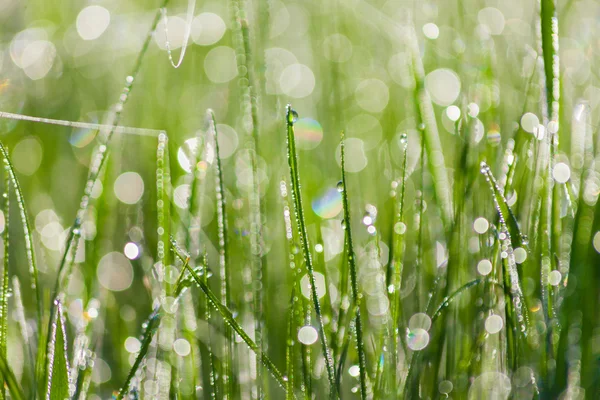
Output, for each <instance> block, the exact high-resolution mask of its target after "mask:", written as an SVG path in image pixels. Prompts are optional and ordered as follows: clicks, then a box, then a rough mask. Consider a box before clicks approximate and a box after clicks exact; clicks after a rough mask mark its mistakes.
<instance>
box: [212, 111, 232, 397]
mask: <svg viewBox="0 0 600 400" xmlns="http://www.w3.org/2000/svg"><path fill="white" fill-rule="evenodd" d="M209 116H210V131H211V133H212V135H211V136H212V140H213V145H214V147H215V168H216V170H215V190H216V196H217V231H218V243H219V246H218V249H219V279H220V295H221V303H223V304H224V305H226V306H227V307H229V306H230V304H231V298H230V297H231V296H230V290H229V280H230V278H229V271H228V257H229V253H228V249H229V246H228V239H227V208H226V200H225V189H224V187H223V169H222V166H221V155H220V152H219V132H218V130H217V121H216V118H215V113H214V112H213V111H212V110H209ZM225 337H226V338H227V341H226V342H225V343H223V349H222V351H223V354H222V356H221V368H222V371H221V374H220V376H221V380H222V382H223V388H222V390H225V389H226V391H225V393H224V396H226V397H229V396H231V394H232V393H233V389H232V388H231V387H230V385H231V384H232V383H233V379H230V377H231V366H230V358H231V355H232V354H233V348H232V344H233V342H234V341H233V332H232V331H231V329H229V327H228V326H227V325H226V326H225Z"/></svg>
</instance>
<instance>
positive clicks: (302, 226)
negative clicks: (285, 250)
mask: <svg viewBox="0 0 600 400" xmlns="http://www.w3.org/2000/svg"><path fill="white" fill-rule="evenodd" d="M295 118H298V115H297V114H296V112H295V111H294V110H292V107H291V106H290V105H288V106H287V110H286V125H287V156H288V157H287V158H288V166H289V169H290V180H291V192H292V200H293V202H294V214H295V216H296V225H297V229H298V232H299V234H300V243H301V245H302V251H303V254H304V262H305V263H306V268H307V270H308V278H309V282H310V287H311V297H312V301H313V306H314V308H315V313H316V314H317V323H318V331H319V336H320V338H321V346H322V350H323V357H324V358H325V367H326V369H327V377H328V379H329V386H330V391H331V393H330V396H331V397H335V387H336V386H335V370H334V367H333V357H332V356H331V350H330V349H329V347H328V345H327V336H326V335H325V328H324V326H323V317H322V315H321V303H320V302H319V296H318V295H317V285H316V282H315V272H314V267H313V262H312V255H311V252H310V245H309V243H308V234H307V233H306V222H305V220H304V208H303V206H302V194H301V192H300V173H299V171H298V155H297V154H296V139H295V137H294V119H295Z"/></svg>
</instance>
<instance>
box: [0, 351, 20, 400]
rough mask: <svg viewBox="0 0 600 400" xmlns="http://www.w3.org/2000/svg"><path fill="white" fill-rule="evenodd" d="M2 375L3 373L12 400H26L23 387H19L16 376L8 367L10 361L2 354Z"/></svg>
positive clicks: (0, 360) (0, 359)
mask: <svg viewBox="0 0 600 400" xmlns="http://www.w3.org/2000/svg"><path fill="white" fill-rule="evenodd" d="M0 373H2V377H3V379H4V382H5V383H6V386H7V387H8V392H9V393H10V396H11V397H12V399H13V400H25V395H24V394H23V389H21V387H20V386H19V383H18V382H17V378H16V377H15V374H14V373H13V371H12V369H11V368H10V366H9V365H8V361H7V360H6V358H5V357H4V355H2V354H0Z"/></svg>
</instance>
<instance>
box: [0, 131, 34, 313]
mask: <svg viewBox="0 0 600 400" xmlns="http://www.w3.org/2000/svg"><path fill="white" fill-rule="evenodd" d="M0 153H2V158H3V159H4V166H5V169H6V172H7V173H8V175H9V176H10V181H11V183H12V186H13V188H14V191H15V195H16V197H17V205H18V207H19V215H20V216H21V224H22V225H23V237H24V240H25V252H26V256H27V265H28V269H29V277H30V279H31V289H32V290H33V292H34V295H35V303H36V306H37V321H38V324H41V320H42V314H43V312H42V309H43V306H42V298H41V295H40V288H39V283H38V275H39V272H38V267H37V263H36V258H35V253H34V251H33V248H34V247H33V236H32V234H31V228H30V227H31V224H30V223H29V218H28V217H27V211H26V207H25V200H24V199H23V192H22V191H21V185H20V184H19V181H18V180H17V176H16V174H15V169H14V167H13V165H12V162H11V161H10V157H9V156H8V151H7V150H6V147H4V144H2V143H1V142H0Z"/></svg>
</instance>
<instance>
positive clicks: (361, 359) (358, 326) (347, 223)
mask: <svg viewBox="0 0 600 400" xmlns="http://www.w3.org/2000/svg"><path fill="white" fill-rule="evenodd" d="M344 146H345V144H344V132H342V135H341V162H342V187H341V189H342V205H343V212H344V232H345V242H346V246H347V250H348V267H349V270H350V287H351V291H352V301H353V302H354V307H356V315H355V330H356V346H357V350H358V367H359V370H360V374H359V376H360V396H361V399H363V400H365V399H366V398H367V359H366V355H365V344H364V341H363V328H362V318H361V314H360V306H361V303H362V302H361V298H362V297H361V296H360V293H359V289H358V272H357V268H356V254H354V244H353V242H352V220H351V218H350V206H349V203H348V190H347V189H348V186H347V185H346V157H345V149H344Z"/></svg>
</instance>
